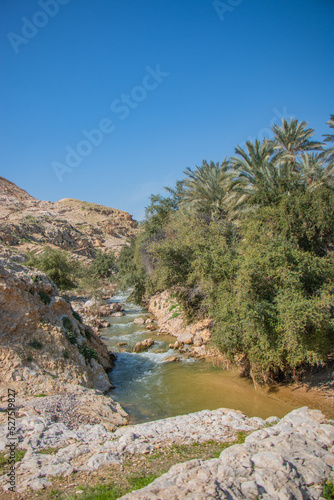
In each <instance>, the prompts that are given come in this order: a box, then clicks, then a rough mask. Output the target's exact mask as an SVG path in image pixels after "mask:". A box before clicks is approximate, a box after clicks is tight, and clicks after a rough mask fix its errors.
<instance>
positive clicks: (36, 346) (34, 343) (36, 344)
mask: <svg viewBox="0 0 334 500" xmlns="http://www.w3.org/2000/svg"><path fill="white" fill-rule="evenodd" d="M28 346H29V347H32V348H33V349H42V347H43V344H42V343H41V342H39V341H38V340H32V341H31V342H29V344H28Z"/></svg>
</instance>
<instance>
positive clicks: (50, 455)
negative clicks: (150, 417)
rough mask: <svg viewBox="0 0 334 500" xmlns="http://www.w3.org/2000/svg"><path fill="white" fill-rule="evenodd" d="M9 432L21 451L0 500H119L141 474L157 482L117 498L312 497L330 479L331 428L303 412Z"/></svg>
mask: <svg viewBox="0 0 334 500" xmlns="http://www.w3.org/2000/svg"><path fill="white" fill-rule="evenodd" d="M17 430H18V434H19V435H20V436H21V435H22V436H24V440H23V441H22V445H21V448H22V449H23V450H26V451H25V453H23V455H24V456H23V458H22V459H21V461H20V462H19V463H18V464H17V469H16V479H17V491H18V493H17V494H16V495H15V496H14V494H12V493H9V492H8V493H4V494H3V496H2V498H3V499H4V500H7V499H8V500H9V499H13V498H15V499H21V498H22V499H23V498H24V499H25V500H26V499H27V500H28V499H29V500H30V499H31V500H32V499H42V498H43V499H46V498H54V497H57V498H58V499H59V500H63V499H65V498H66V499H67V500H69V499H71V500H72V499H73V500H74V499H76V498H79V497H80V498H82V499H84V500H86V499H87V500H88V499H90V500H92V499H94V498H98V494H99V492H100V493H101V491H103V490H104V491H105V492H107V491H108V489H110V491H112V492H114V493H115V492H118V494H117V495H116V496H113V497H112V498H119V497H120V496H122V494H124V493H125V492H126V489H124V486H125V483H126V482H127V481H128V483H129V485H130V486H129V485H128V491H129V488H130V489H133V488H134V487H136V484H137V487H138V485H139V486H145V480H144V478H143V476H144V474H143V473H144V471H145V475H146V478H147V479H146V484H147V482H149V481H152V480H153V479H155V476H161V477H160V478H158V479H156V480H155V481H154V482H153V483H152V485H150V486H148V487H146V488H145V489H144V490H143V491H138V492H133V493H130V494H129V495H128V496H127V497H125V498H128V499H137V498H138V499H147V498H150V499H151V498H152V499H155V498H156V499H158V498H159V499H166V500H170V499H171V498H175V499H182V498H185V497H186V496H187V495H188V498H189V494H190V495H191V498H194V499H195V498H198V499H207V498H209V497H210V498H217V499H220V498H227V496H226V495H227V493H228V494H229V496H228V498H232V499H239V498H253V497H254V498H256V497H258V496H259V495H261V496H260V498H269V497H270V498H275V499H276V498H277V499H281V498H297V499H299V498H300V499H302V498H320V497H321V493H322V487H323V484H324V483H325V481H327V480H328V479H329V478H331V479H332V480H334V453H333V452H334V447H333V446H334V426H333V425H331V424H330V422H328V421H326V419H325V418H324V416H323V415H322V414H321V412H319V411H312V410H309V409H307V408H300V409H298V410H294V411H293V412H291V413H290V414H288V415H286V416H285V417H284V418H283V419H281V420H280V419H277V418H276V417H272V418H269V419H266V420H265V421H264V420H263V419H260V418H248V417H246V416H245V415H244V414H242V413H241V412H236V411H234V410H227V409H220V410H214V411H211V412H210V411H202V412H198V413H194V414H189V415H184V416H180V417H173V418H168V419H163V420H159V421H155V422H150V423H145V424H139V425H135V426H127V427H124V428H122V429H119V430H117V431H116V432H113V433H110V432H107V431H106V430H105V428H103V426H101V425H85V426H79V427H78V428H77V429H72V430H71V429H69V428H68V426H67V425H65V424H63V423H61V422H58V423H55V422H52V420H51V419H49V418H48V417H39V418H36V417H30V418H23V419H18V421H17ZM0 432H1V434H0V436H1V437H2V436H3V435H4V433H5V432H6V429H5V428H2V429H1V431H0ZM208 455H209V456H208ZM210 455H211V456H210ZM213 457H217V458H213ZM190 458H192V460H191V461H190V462H189V461H188V460H189V459H190ZM207 459H209V460H207ZM179 462H184V463H181V464H180V463H179ZM174 464H178V465H174ZM171 465H174V467H171V468H170V466H171ZM166 469H167V470H168V472H167V471H166ZM165 472H167V473H166V474H165V475H162V474H163V473H165ZM111 478H113V479H111ZM135 478H137V483H136V481H135ZM140 478H141V482H140V481H139V479H140ZM6 479H7V478H6V476H2V477H1V478H0V485H1V486H5V487H6V485H5V484H4V483H5V481H6ZM111 480H112V483H111ZM131 484H132V486H131ZM214 485H216V486H217V485H219V488H217V487H214ZM209 495H210V496H209ZM265 495H269V497H266V496H265ZM284 495H285V496H284ZM289 495H290V496H289Z"/></svg>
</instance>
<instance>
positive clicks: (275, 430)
mask: <svg viewBox="0 0 334 500" xmlns="http://www.w3.org/2000/svg"><path fill="white" fill-rule="evenodd" d="M333 445H334V427H333V425H328V424H326V422H325V420H324V417H323V415H322V414H321V412H319V411H316V410H313V411H311V410H309V409H308V408H301V409H298V410H294V411H293V412H291V413H289V414H288V415H286V416H285V417H284V418H283V419H282V420H281V421H280V422H279V423H277V424H276V425H274V426H273V427H268V428H263V429H261V430H258V431H256V432H253V433H252V434H250V435H249V436H248V437H247V438H246V441H245V443H244V444H240V445H234V446H232V447H230V448H228V449H226V450H224V451H223V452H222V453H221V455H220V457H219V458H218V459H213V460H206V461H202V460H191V461H190V462H186V463H183V464H178V465H175V466H173V467H172V468H171V469H170V470H169V471H168V472H167V474H164V475H163V476H161V477H160V478H158V479H156V480H155V481H154V482H153V483H152V484H150V485H149V486H147V487H146V488H143V489H142V490H139V491H134V492H132V493H130V494H128V495H125V496H124V497H122V499H123V500H182V499H189V500H207V499H229V500H233V499H257V498H258V499H263V500H289V499H291V500H292V499H296V500H303V499H306V498H307V499H320V498H322V485H323V483H324V482H325V481H326V480H328V478H331V479H332V481H333V480H334V446H333Z"/></svg>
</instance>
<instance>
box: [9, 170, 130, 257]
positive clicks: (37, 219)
mask: <svg viewBox="0 0 334 500" xmlns="http://www.w3.org/2000/svg"><path fill="white" fill-rule="evenodd" d="M137 226H138V223H137V222H136V221H135V220H133V219H132V216H131V215H130V214H129V213H127V212H124V211H122V210H117V209H115V208H110V207H105V206H103V205H97V204H95V203H87V202H85V201H80V200H74V199H72V198H65V199H63V200H59V201H57V202H55V203H54V202H50V201H39V200H37V199H36V198H33V197H32V196H30V195H29V194H28V193H27V192H26V191H24V190H23V189H21V188H20V187H18V186H16V184H14V183H12V182H10V181H8V180H7V179H5V178H3V177H0V248H1V247H2V248H3V249H4V248H6V247H7V248H8V247H11V249H12V250H18V251H19V252H21V251H28V250H29V251H34V252H39V251H40V250H42V248H43V246H44V245H46V244H47V245H49V246H54V247H59V248H61V249H63V250H67V251H71V252H73V253H75V254H77V255H81V256H85V257H88V258H91V257H94V255H95V252H96V249H100V250H102V251H110V250H113V251H116V252H118V251H119V250H120V249H121V247H122V246H123V245H124V244H125V241H126V238H128V237H129V236H131V235H133V234H135V233H136V232H137V231H138V229H137Z"/></svg>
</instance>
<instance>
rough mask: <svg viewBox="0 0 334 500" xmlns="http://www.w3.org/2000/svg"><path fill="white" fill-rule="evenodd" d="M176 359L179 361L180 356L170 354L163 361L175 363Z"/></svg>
mask: <svg viewBox="0 0 334 500" xmlns="http://www.w3.org/2000/svg"><path fill="white" fill-rule="evenodd" d="M176 361H180V358H179V357H178V356H170V357H169V358H167V359H165V363H175V362H176Z"/></svg>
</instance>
